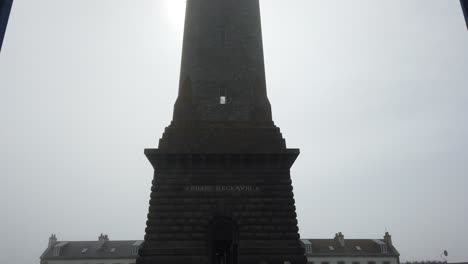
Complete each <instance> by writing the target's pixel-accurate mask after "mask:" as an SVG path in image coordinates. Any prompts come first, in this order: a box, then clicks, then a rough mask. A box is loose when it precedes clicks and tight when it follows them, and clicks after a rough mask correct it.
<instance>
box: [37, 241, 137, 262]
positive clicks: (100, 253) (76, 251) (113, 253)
mask: <svg viewBox="0 0 468 264" xmlns="http://www.w3.org/2000/svg"><path fill="white" fill-rule="evenodd" d="M142 243H143V241H142V240H128V241H57V242H55V243H52V244H51V245H50V246H49V247H48V248H47V249H46V250H45V252H44V253H43V254H42V256H41V259H47V260H52V259H109V258H113V259H114V258H115V259H132V258H136V257H137V256H138V249H139V248H140V246H141V245H142Z"/></svg>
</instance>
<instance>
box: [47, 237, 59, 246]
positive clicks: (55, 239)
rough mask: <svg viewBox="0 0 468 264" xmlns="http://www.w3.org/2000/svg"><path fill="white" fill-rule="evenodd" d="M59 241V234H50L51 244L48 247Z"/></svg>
mask: <svg viewBox="0 0 468 264" xmlns="http://www.w3.org/2000/svg"><path fill="white" fill-rule="evenodd" d="M56 243H57V236H56V235H55V234H52V235H50V237H49V245H48V247H47V248H52V247H53V246H54V245H55V244H56Z"/></svg>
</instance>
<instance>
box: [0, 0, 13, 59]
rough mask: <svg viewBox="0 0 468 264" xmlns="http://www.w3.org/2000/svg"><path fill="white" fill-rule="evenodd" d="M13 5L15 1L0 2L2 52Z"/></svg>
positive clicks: (1, 0) (0, 47)
mask: <svg viewBox="0 0 468 264" xmlns="http://www.w3.org/2000/svg"><path fill="white" fill-rule="evenodd" d="M12 5H13V0H0V51H1V50H2V45H3V38H4V37H5V32H6V28H7V24H8V18H9V17H10V11H11V6H12Z"/></svg>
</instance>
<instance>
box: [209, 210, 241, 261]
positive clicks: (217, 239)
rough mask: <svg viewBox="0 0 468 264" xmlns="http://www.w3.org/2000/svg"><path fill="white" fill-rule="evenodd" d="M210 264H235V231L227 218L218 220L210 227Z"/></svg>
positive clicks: (231, 222)
mask: <svg viewBox="0 0 468 264" xmlns="http://www.w3.org/2000/svg"><path fill="white" fill-rule="evenodd" d="M211 239H212V240H211V250H210V251H211V252H212V253H211V254H212V256H211V260H212V262H211V263H212V264H237V229H236V225H235V224H234V222H233V221H232V220H230V219H228V218H219V219H216V220H215V221H214V222H213V225H212V227H211Z"/></svg>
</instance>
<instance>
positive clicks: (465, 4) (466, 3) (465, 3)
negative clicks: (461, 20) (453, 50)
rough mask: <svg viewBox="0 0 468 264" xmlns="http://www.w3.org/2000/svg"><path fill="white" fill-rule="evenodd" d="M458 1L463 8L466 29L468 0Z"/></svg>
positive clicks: (467, 23)
mask: <svg viewBox="0 0 468 264" xmlns="http://www.w3.org/2000/svg"><path fill="white" fill-rule="evenodd" d="M460 2H461V5H462V9H463V15H464V16H465V21H466V29H468V0H460Z"/></svg>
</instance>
